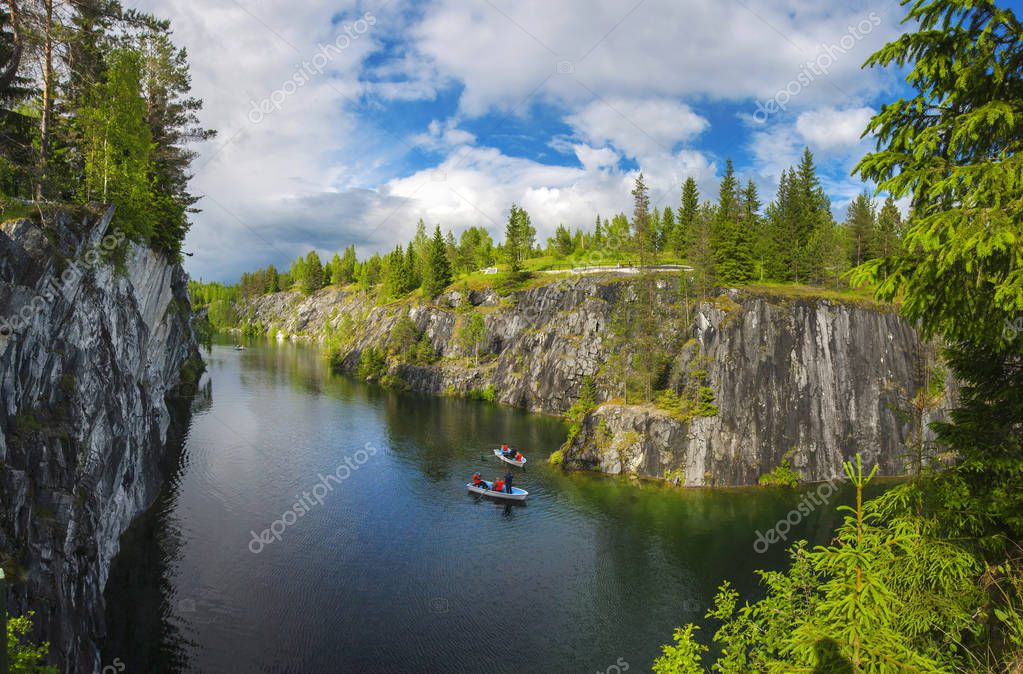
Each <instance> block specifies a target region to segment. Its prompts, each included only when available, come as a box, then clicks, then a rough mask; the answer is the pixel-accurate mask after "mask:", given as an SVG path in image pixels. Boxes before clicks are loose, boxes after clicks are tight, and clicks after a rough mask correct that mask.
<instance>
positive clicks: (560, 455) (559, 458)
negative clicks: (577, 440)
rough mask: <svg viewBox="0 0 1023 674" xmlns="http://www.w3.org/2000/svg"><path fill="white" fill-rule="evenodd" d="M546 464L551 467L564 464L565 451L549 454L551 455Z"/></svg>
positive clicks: (559, 450) (560, 450)
mask: <svg viewBox="0 0 1023 674" xmlns="http://www.w3.org/2000/svg"><path fill="white" fill-rule="evenodd" d="M547 463H549V464H551V465H552V466H560V465H562V464H564V463H565V450H563V449H556V450H554V451H553V452H551V455H550V456H549V457H547Z"/></svg>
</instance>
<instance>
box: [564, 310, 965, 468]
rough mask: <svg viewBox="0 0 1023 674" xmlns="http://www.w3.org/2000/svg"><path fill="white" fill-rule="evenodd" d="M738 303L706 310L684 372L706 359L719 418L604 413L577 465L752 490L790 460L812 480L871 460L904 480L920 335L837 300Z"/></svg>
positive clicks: (591, 420) (592, 421)
mask: <svg viewBox="0 0 1023 674" xmlns="http://www.w3.org/2000/svg"><path fill="white" fill-rule="evenodd" d="M734 299H735V300H737V301H738V302H737V305H736V307H735V308H732V309H731V310H729V311H725V310H722V309H721V308H718V307H716V306H713V305H708V304H703V305H701V306H700V308H699V310H698V311H697V313H696V319H695V325H694V326H693V336H694V338H695V340H696V342H697V343H698V345H699V349H692V348H688V349H682V350H681V351H680V352H679V353H678V354H677V355H676V358H675V362H674V363H673V365H672V372H671V378H672V379H673V380H674V381H675V382H677V381H678V380H679V379H680V378H681V377H682V376H683V373H684V372H686V370H687V368H688V367H689V366H690V364H691V363H692V360H693V358H694V357H696V356H695V354H699V355H700V356H703V357H705V359H704V360H702V361H701V366H702V367H705V368H706V370H707V373H708V379H709V381H710V384H711V388H712V389H713V390H714V394H715V400H714V404H715V405H716V406H717V407H718V408H719V411H718V413H717V414H716V415H714V416H707V417H696V418H694V419H692V420H691V421H689V422H688V423H681V422H679V421H677V420H676V419H675V418H673V417H672V416H671V415H670V414H667V413H666V412H664V411H662V410H658V409H654V408H650V407H626V406H622V405H606V406H603V407H600V408H598V409H597V410H596V411H595V412H594V413H593V414H592V415H590V417H588V418H587V419H586V420H585V423H584V424H583V429H582V432H580V433H579V434H578V435H577V436H576V437H575V438H573V442H572V443H571V445H570V446H569V447H567V448H566V452H565V460H566V463H567V465H570V466H575V467H579V468H587V469H593V470H600V471H605V472H609V473H632V474H639V475H651V476H662V475H664V472H665V471H671V472H673V473H674V472H676V471H681V472H682V473H683V474H684V476H685V480H684V481H685V484H687V485H694V486H696V485H708V484H716V485H746V484H755V483H756V481H757V479H758V478H759V477H760V476H761V475H763V474H764V473H767V472H770V471H771V470H772V469H774V468H775V467H777V466H778V465H779V464H780V463H781V462H782V460H783V459H785V458H786V457H788V458H790V460H791V464H792V466H793V467H794V468H796V469H797V470H798V471H799V472H800V473H802V475H803V478H804V479H806V480H809V481H821V480H829V479H832V478H836V477H840V476H841V475H843V472H842V462H843V461H845V460H848V459H851V458H852V457H853V456H854V455H855V454H856V453H857V452H859V453H861V454H863V455H864V456H866V457H869V458H870V459H872V462H874V461H876V462H877V463H878V464H879V467H880V472H881V473H882V474H885V475H898V474H903V473H904V472H905V464H904V457H903V456H901V453H902V452H903V451H904V447H905V444H906V442H907V441H908V439H909V437H910V431H911V429H910V426H909V424H908V423H907V422H906V420H905V418H904V417H903V418H900V415H899V414H898V413H897V411H896V410H897V409H898V408H899V407H900V405H904V403H900V399H899V397H900V394H901V392H905V391H910V392H911V391H915V390H916V389H917V388H918V387H919V386H921V385H922V383H923V382H922V381H919V379H920V375H919V374H918V371H917V366H916V364H917V363H918V360H919V358H921V357H922V350H923V349H924V346H923V345H922V344H921V343H920V340H919V338H918V336H917V333H916V331H915V330H914V329H913V327H912V326H911V325H909V324H908V323H906V322H905V321H904V320H902V319H901V318H900V317H899V316H898V315H897V314H895V313H893V312H891V311H882V310H878V309H872V308H860V307H856V306H850V305H845V304H837V303H833V302H829V301H826V300H785V301H778V300H772V298H769V297H768V298H765V297H755V298H750V297H742V296H740V295H736V297H735V298H734ZM949 388H950V394H949V399H950V400H951V399H952V398H953V396H954V384H950V386H949ZM942 414H943V410H942V409H939V410H937V411H935V412H934V413H932V414H930V415H928V417H927V421H928V422H929V421H933V420H935V419H936V418H937V417H939V416H941V415H942ZM637 436H641V437H637Z"/></svg>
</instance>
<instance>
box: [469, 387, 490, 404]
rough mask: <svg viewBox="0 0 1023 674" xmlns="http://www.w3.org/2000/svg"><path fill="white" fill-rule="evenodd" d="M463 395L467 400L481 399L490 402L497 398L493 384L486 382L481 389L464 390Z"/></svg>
mask: <svg viewBox="0 0 1023 674" xmlns="http://www.w3.org/2000/svg"><path fill="white" fill-rule="evenodd" d="M465 397H466V398H468V399H469V400H483V401H486V402H488V403H492V402H494V401H495V400H497V389H496V388H494V385H493V384H487V386H486V388H483V389H470V390H469V391H468V392H466V394H465Z"/></svg>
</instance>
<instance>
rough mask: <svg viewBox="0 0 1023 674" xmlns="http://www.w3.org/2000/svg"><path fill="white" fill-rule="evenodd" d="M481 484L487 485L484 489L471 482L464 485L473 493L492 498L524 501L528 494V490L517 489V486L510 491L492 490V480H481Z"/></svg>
mask: <svg viewBox="0 0 1023 674" xmlns="http://www.w3.org/2000/svg"><path fill="white" fill-rule="evenodd" d="M483 484H485V485H487V488H486V489H482V488H480V487H476V486H473V484H472V482H470V483H469V484H467V485H465V488H466V489H468V490H469V491H471V492H472V493H473V494H479V495H480V496H490V497H492V498H499V499H504V500H505V501H525V500H526V497H527V496H529V492H528V491H526V490H525V489H519V488H518V487H512V493H510V494H509V493H508V492H506V491H494V490H493V489H491V487H492V486H493V483H492V482H487V481H486V480H483Z"/></svg>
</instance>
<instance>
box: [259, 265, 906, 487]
mask: <svg viewBox="0 0 1023 674" xmlns="http://www.w3.org/2000/svg"><path fill="white" fill-rule="evenodd" d="M633 284H634V281H629V280H623V279H621V278H617V279H616V278H609V277H608V278H600V277H587V278H576V279H568V280H562V281H557V282H554V283H551V284H548V285H545V286H542V287H537V288H533V289H529V290H522V291H518V292H513V293H510V294H509V295H507V296H505V297H501V296H499V295H497V294H496V293H495V292H493V291H453V292H449V293H448V294H446V295H443V296H441V297H440V298H438V300H437V302H435V303H424V302H394V303H390V304H384V305H378V304H377V303H375V302H374V301H373V299H372V298H371V297H369V296H368V295H366V294H364V293H362V292H358V291H345V290H339V289H336V288H328V289H324V290H321V291H319V292H317V293H314V294H313V295H311V296H309V297H305V296H302V295H301V294H299V293H293V292H289V293H277V294H275V295H268V296H264V297H259V298H256V299H255V300H253V301H252V302H251V303H250V304H248V305H246V306H245V307H243V309H242V313H243V314H244V318H245V320H246V321H248V323H249V324H250V325H254V326H257V330H258V331H259V332H265V333H267V334H271V335H276V336H277V337H278V338H280V339H284V338H296V339H303V338H304V339H313V340H320V341H324V342H329V343H330V344H332V346H333V348H334V349H335V350H336V352H337V354H336V357H335V362H336V363H337V364H338V366H339V368H340V369H342V370H345V371H355V370H356V368H357V366H358V363H359V360H360V356H361V354H362V353H363V352H364V351H365V350H366V349H369V348H371V347H372V348H376V349H380V350H382V351H386V350H387V348H388V346H389V344H390V342H391V340H392V332H393V330H394V328H395V326H396V324H397V323H398V321H399V319H400V318H401V316H402V315H403V314H407V315H408V316H409V317H410V318H411V319H412V320H413V321H414V323H415V325H416V327H417V328H418V330H419V332H420V333H421V335H423V336H425V338H426V339H428V340H429V342H430V344H431V345H432V347H433V349H434V350H435V352H436V354H437V356H438V357H439V359H438V360H437V361H436V362H431V363H426V364H424V363H420V364H414V363H409V362H401V361H402V359H401V358H392V359H391V360H390V361H389V365H388V374H389V378H390V381H392V382H396V383H398V384H399V385H404V386H406V387H408V388H411V389H415V390H419V391H424V392H429V393H436V394H453V395H479V394H480V393H481V392H485V391H487V390H488V387H492V392H493V398H494V400H496V401H497V402H500V403H504V404H508V405H514V406H518V407H522V408H525V409H529V410H532V411H537V412H544V413H550V414H561V413H564V412H565V411H566V410H567V409H568V408H569V407H570V406H571V405H572V404H573V402H575V400H576V399H577V397H578V396H579V393H580V387H581V385H582V382H583V378H584V377H585V376H587V375H589V376H591V377H593V379H594V381H595V383H596V389H597V396H596V397H597V401H598V402H599V401H614V399H616V398H617V397H620V396H621V395H622V394H621V392H620V386H618V385H617V384H616V381H615V377H614V376H613V372H612V368H611V367H609V357H610V356H612V355H613V354H614V352H615V351H616V350H618V349H620V348H621V347H620V345H617V346H616V342H615V340H614V339H613V338H612V335H611V333H612V329H611V323H612V317H613V316H614V308H615V307H616V306H617V305H619V304H620V303H621V302H623V301H628V300H629V299H630V297H631V296H632V295H633V294H634V293H633V291H632V288H633ZM657 288H658V290H657V302H656V304H657V311H658V313H659V320H660V331H661V332H660V334H659V335H658V343H659V344H660V349H661V350H662V354H661V355H662V356H663V359H664V360H665V362H666V363H667V365H666V367H665V371H664V373H663V375H661V381H660V382H659V385H658V388H662V387H663V388H670V389H673V390H676V391H678V392H679V393H680V394H683V395H684V393H685V391H686V389H687V386H688V380H689V379H691V378H692V376H693V372H694V370H696V369H699V370H700V378H701V380H702V381H703V382H704V383H706V385H707V387H708V388H709V389H710V391H712V393H713V406H714V407H716V409H717V413H716V414H712V415H710V416H699V415H696V416H692V415H690V417H691V418H690V417H685V416H682V417H681V420H680V416H679V415H677V414H676V415H672V414H670V413H668V412H667V411H665V410H662V409H660V408H657V407H654V406H652V405H647V406H626V405H622V404H609V405H604V406H602V407H599V408H598V409H597V410H595V411H594V412H593V414H591V415H589V416H588V417H587V418H586V419H585V420H584V422H583V423H582V425H581V429H580V432H579V433H577V434H576V435H575V436H574V437H573V438H572V441H571V442H570V443H569V445H567V446H566V448H565V451H564V452H563V455H564V462H565V463H564V465H566V466H567V467H571V468H583V469H592V470H599V471H603V472H608V473H629V474H638V475H648V476H658V477H660V476H663V475H664V473H665V471H670V472H672V474H674V475H675V476H678V477H684V482H685V484H688V485H703V484H716V485H741V484H751V483H755V482H756V480H757V478H758V477H759V476H760V475H762V474H764V473H766V472H769V471H770V470H772V469H773V468H775V467H776V466H778V465H779V464H780V463H781V462H782V460H783V459H785V458H788V459H789V460H790V461H791V463H792V465H793V467H794V468H796V469H797V470H799V471H800V472H801V473H802V475H803V477H804V478H805V479H807V480H826V479H830V478H832V477H836V476H838V475H840V474H841V471H842V461H843V460H844V459H847V458H849V457H850V456H852V455H853V454H854V453H855V452H857V451H861V452H864V451H866V450H868V449H870V451H872V452H874V453H875V454H876V456H877V460H878V461H879V463H880V464H881V468H882V471H883V472H884V473H885V474H898V473H901V472H903V457H901V456H900V453H901V450H902V448H903V446H904V444H905V442H906V441H907V438H908V437H909V435H910V432H911V428H910V425H909V423H908V422H907V420H906V419H905V418H904V417H903V416H901V415H900V413H899V411H898V408H899V407H900V403H899V398H900V396H901V395H903V394H904V393H905V392H908V391H913V390H915V389H916V388H917V387H918V386H919V385H920V382H919V381H918V379H919V378H920V375H919V373H918V367H917V365H918V363H919V362H920V359H921V358H922V355H923V353H924V351H925V347H924V345H922V344H921V342H920V340H919V338H918V336H917V334H916V331H915V330H914V328H913V327H912V326H911V325H909V324H907V323H906V322H905V321H904V320H902V319H901V318H900V317H899V316H898V315H897V314H896V313H895V312H893V311H892V310H891V309H890V308H887V307H881V306H877V305H874V304H872V303H869V302H864V301H858V302H856V301H850V300H848V299H825V298H821V297H813V296H799V295H798V294H795V293H787V292H786V291H785V290H784V289H782V290H776V291H772V290H769V289H761V290H743V291H736V290H730V291H724V292H722V294H721V295H720V296H718V297H715V298H713V299H711V300H705V301H701V302H696V301H693V300H692V299H687V298H685V297H684V296H682V295H680V294H679V284H678V280H677V277H670V276H664V277H661V278H660V279H659V280H658V282H657ZM473 312H475V313H479V314H481V315H482V316H483V319H484V322H485V326H486V331H485V338H484V340H483V343H482V345H481V348H480V358H479V363H478V365H477V364H476V359H475V358H474V355H475V354H474V350H473V349H470V348H468V347H467V345H466V344H465V342H464V340H463V339H460V333H461V327H460V326H462V325H464V324H465V322H466V320H467V317H468V316H469V315H471V314H472V313H473ZM392 351H393V349H392ZM404 360H406V361H407V360H408V359H404ZM487 397H489V396H487ZM618 402H619V403H620V402H621V401H620V400H619V401H618ZM548 449H554V448H548Z"/></svg>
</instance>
